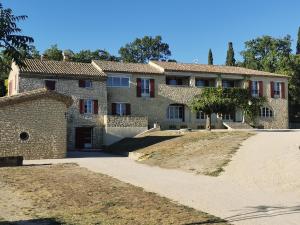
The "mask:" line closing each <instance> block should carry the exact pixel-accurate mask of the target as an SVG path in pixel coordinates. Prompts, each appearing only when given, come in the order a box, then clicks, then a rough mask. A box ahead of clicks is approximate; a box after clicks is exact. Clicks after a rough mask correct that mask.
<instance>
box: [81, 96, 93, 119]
mask: <svg viewBox="0 0 300 225" xmlns="http://www.w3.org/2000/svg"><path fill="white" fill-rule="evenodd" d="M83 107H84V114H88V115H89V114H93V113H94V101H93V100H92V99H85V100H84V101H83Z"/></svg>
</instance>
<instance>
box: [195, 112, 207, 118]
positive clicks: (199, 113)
mask: <svg viewBox="0 0 300 225" xmlns="http://www.w3.org/2000/svg"><path fill="white" fill-rule="evenodd" d="M196 119H197V120H205V119H206V114H205V113H204V112H202V111H198V112H197V113H196Z"/></svg>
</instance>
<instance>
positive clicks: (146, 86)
mask: <svg viewBox="0 0 300 225" xmlns="http://www.w3.org/2000/svg"><path fill="white" fill-rule="evenodd" d="M141 93H142V96H150V79H145V78H142V79H141Z"/></svg>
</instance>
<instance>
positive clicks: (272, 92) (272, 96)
mask: <svg viewBox="0 0 300 225" xmlns="http://www.w3.org/2000/svg"><path fill="white" fill-rule="evenodd" d="M270 90H271V98H274V82H273V81H271V82H270Z"/></svg>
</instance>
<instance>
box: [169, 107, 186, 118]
mask: <svg viewBox="0 0 300 225" xmlns="http://www.w3.org/2000/svg"><path fill="white" fill-rule="evenodd" d="M183 110H184V108H183V106H181V105H170V106H169V107H168V119H172V120H183V117H184V116H183V113H184V112H183Z"/></svg>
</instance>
